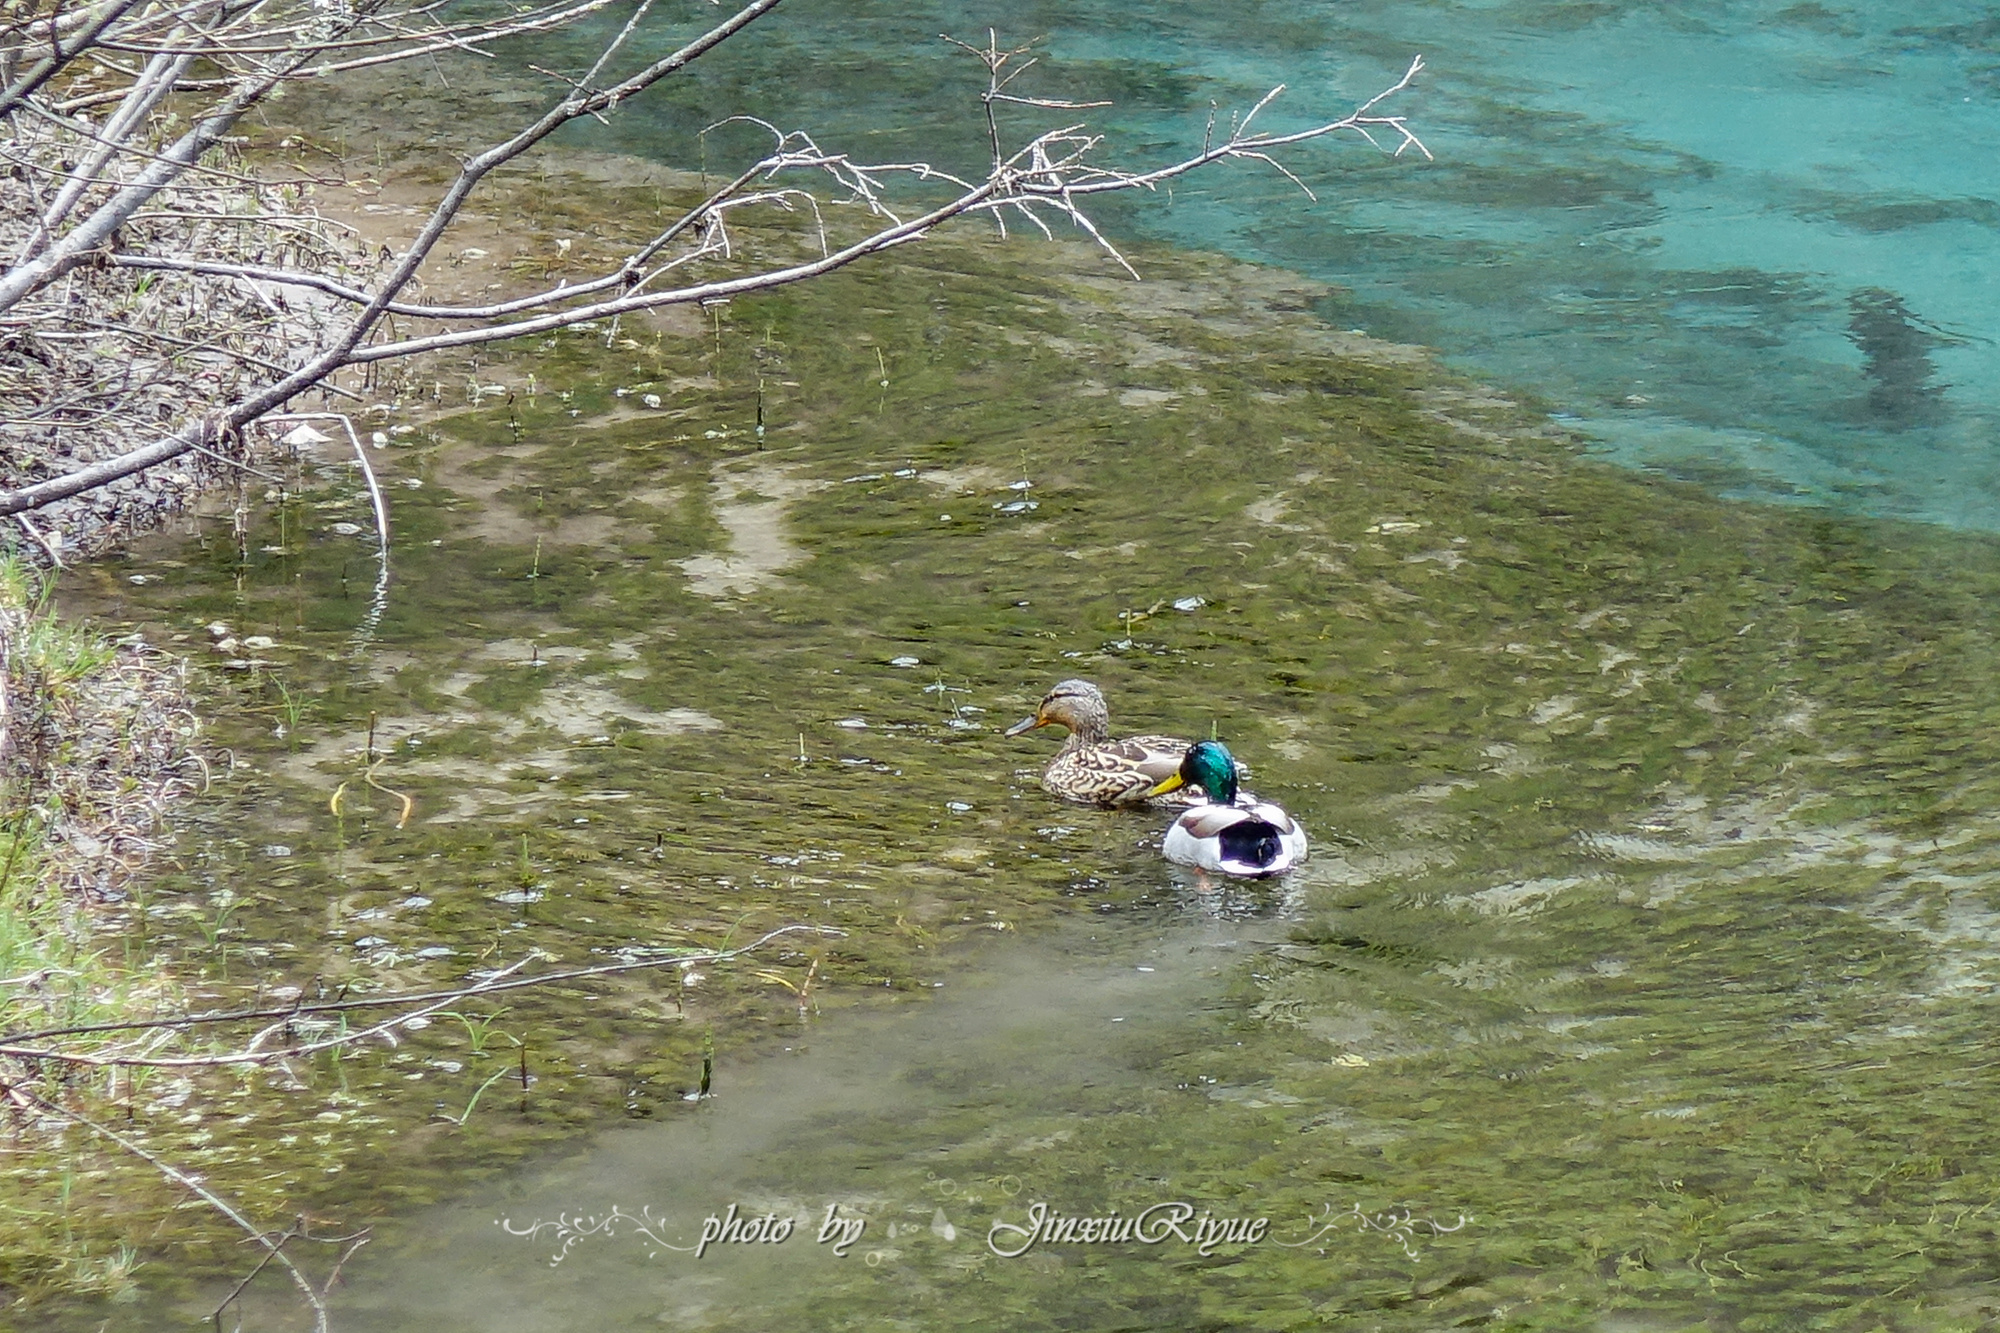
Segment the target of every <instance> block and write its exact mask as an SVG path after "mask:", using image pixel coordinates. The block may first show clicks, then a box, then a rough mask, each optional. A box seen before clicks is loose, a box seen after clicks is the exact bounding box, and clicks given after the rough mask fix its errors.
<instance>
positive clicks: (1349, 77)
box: [591, 0, 2000, 529]
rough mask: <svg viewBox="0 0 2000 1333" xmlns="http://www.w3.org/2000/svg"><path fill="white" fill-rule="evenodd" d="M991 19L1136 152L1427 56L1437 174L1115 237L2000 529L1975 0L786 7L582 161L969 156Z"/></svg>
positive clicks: (1995, 303)
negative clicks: (807, 154) (1242, 112)
mask: <svg viewBox="0 0 2000 1333" xmlns="http://www.w3.org/2000/svg"><path fill="white" fill-rule="evenodd" d="M989 25H990V26H994V27H997V28H998V29H999V30H1000V32H1001V35H1002V37H1003V39H1006V38H1008V37H1010V36H1011V37H1012V38H1014V39H1017V40H1026V39H1028V38H1031V37H1036V36H1046V39H1047V40H1046V43H1045V56H1046V61H1045V70H1044V74H1045V77H1044V79H1043V82H1042V83H1041V84H1040V85H1038V86H1037V88H1036V91H1039V92H1043V93H1046V94H1049V95H1062V96H1073V97H1098V96H1101V97H1108V98H1111V99H1113V100H1115V101H1116V102H1117V103H1118V105H1117V106H1116V107H1115V108H1114V109H1111V110H1108V111H1097V112H1092V113H1089V114H1090V116H1091V118H1092V123H1093V124H1096V125H1098V126H1101V127H1103V128H1105V129H1107V130H1109V131H1110V132H1111V134H1112V138H1113V142H1114V143H1115V144H1116V145H1118V148H1119V151H1118V152H1117V153H1116V157H1117V158H1118V159H1119V160H1121V161H1124V162H1128V163H1142V164H1143V163H1153V162H1158V161H1163V160H1168V159H1169V158H1170V157H1171V156H1172V155H1173V150H1174V149H1175V148H1177V147H1178V146H1181V145H1187V144H1190V143H1194V142H1196V141H1198V139H1199V136H1200V134H1201V126H1202V122H1203V120H1204V119H1205V117H1206V115H1207V113H1208V106H1209V103H1210V101H1211V99H1213V100H1214V101H1215V102H1216V103H1218V104H1219V105H1220V106H1221V107H1222V108H1223V110H1224V112H1225V114H1226V113H1227V111H1228V109H1230V108H1232V107H1235V108H1242V107H1245V106H1247V105H1249V104H1250V103H1251V102H1252V101H1254V100H1255V98H1256V97H1257V96H1259V95H1260V94H1261V93H1262V92H1263V91H1265V90H1266V89H1268V88H1269V87H1270V86H1272V85H1273V84H1276V83H1280V82H1283V83H1285V84H1287V85H1289V87H1290V89H1291V92H1290V93H1288V95H1287V97H1286V98H1285V100H1284V101H1282V102H1281V103H1279V104H1278V106H1277V107H1275V108H1274V109H1273V111H1272V112H1271V113H1270V120H1269V122H1268V123H1269V125H1270V126H1271V127H1272V128H1292V127H1296V126H1299V125H1303V124H1306V123H1309V121H1310V119H1311V118H1312V117H1315V116H1318V115H1321V114H1330V113H1335V112H1338V111H1341V110H1344V109H1345V108H1346V107H1347V106H1348V105H1350V104H1351V103H1352V101H1353V100H1355V99H1357V98H1360V97H1365V96H1367V95H1370V94H1372V93H1373V92H1374V91H1376V90H1377V89H1379V88H1380V87H1382V86H1385V85H1386V84H1387V83H1388V82H1390V81H1392V80H1393V78H1394V77H1395V75H1396V74H1397V73H1399V72H1400V71H1401V69H1402V67H1403V66H1404V65H1405V64H1406V63H1407V61H1408V59H1409V57H1410V56H1411V55H1412V54H1414V53H1418V52H1421V53H1422V54H1423V55H1424V57H1425V59H1426V61H1427V62H1428V64H1429V66H1430V70H1431V72H1430V74H1429V75H1428V76H1426V77H1425V78H1424V80H1423V81H1422V84H1421V86H1420V87H1419V89H1418V90H1417V91H1416V92H1415V93H1414V94H1412V95H1410V96H1408V97H1407V98H1406V99H1404V100H1403V101H1401V102H1399V104H1398V108H1397V109H1398V110H1400V111H1404V112H1407V113H1408V114H1409V115H1410V116H1411V118H1412V123H1413V124H1415V125H1418V126H1420V127H1421V129H1422V131H1423V134H1424V136H1425V139H1426V141H1427V142H1428V143H1429V145H1430V147H1431V148H1432V150H1433V152H1434V153H1435V154H1436V155H1437V160H1436V161H1435V162H1432V163H1422V162H1417V161H1410V160H1407V159H1406V160H1403V161H1400V162H1395V163H1389V162H1384V161H1380V160H1376V159H1375V158H1373V157H1372V156H1371V154H1370V152H1369V151H1368V150H1367V149H1365V148H1364V147H1360V146H1346V147H1341V148H1333V147H1328V146H1317V147H1313V148H1309V149H1307V150H1305V151H1303V152H1301V153H1298V154H1296V155H1295V157H1294V159H1292V161H1293V162H1294V164H1295V165H1296V166H1298V168H1299V169H1300V171H1301V174H1302V175H1303V176H1304V177H1305V178H1306V179H1307V180H1308V181H1309V182H1310V183H1311V184H1312V185H1313V187H1314V188H1315V190H1317V191H1318V192H1319V193H1320V194H1321V202H1320V203H1319V204H1318V205H1316V206H1315V205H1311V204H1309V203H1308V202H1307V201H1305V200H1304V199H1303V198H1301V197H1300V196H1299V195H1298V193H1297V192H1296V190H1294V189H1293V188H1292V187H1291V186H1290V185H1289V184H1287V183H1286V182H1284V181H1283V180H1282V179H1280V178H1278V177H1277V176H1275V175H1271V174H1259V173H1256V172H1254V171H1251V170H1249V169H1247V168H1243V169H1234V170H1228V171H1224V172H1221V173H1218V174H1217V175H1215V176H1212V177H1210V178H1208V179H1207V180H1206V181H1203V182H1192V183H1189V184H1188V185H1186V186H1185V187H1183V188H1179V189H1177V190H1176V192H1175V194H1174V196H1173V198H1172V199H1171V200H1156V199H1155V200H1146V201H1144V202H1142V203H1139V204H1137V205H1136V206H1130V207H1119V208H1115V209H1113V210H1112V212H1111V214H1110V215H1109V221H1110V222H1111V223H1113V224H1114V226H1115V227H1116V229H1117V230H1118V232H1119V233H1120V234H1124V235H1128V236H1130V235H1139V236H1148V237H1154V238H1158V239H1163V240H1167V241H1171V242H1173V243H1175V244H1178V245H1185V246H1192V247H1196V248H1200V249H1205V250H1220V251H1224V252H1227V253H1230V254H1234V255H1237V256H1240V257H1243V258H1247V259H1252V260H1255V261H1258V262H1264V263H1273V264H1279V265H1282V266H1284V267H1287V268H1290V269H1294V270H1297V271H1300V272H1303V273H1307V274H1311V275H1312V276H1314V277H1316V278H1320V279H1323V280H1326V281H1330V282H1334V283H1338V284H1340V285H1341V286H1342V287H1344V288H1345V289H1346V292H1345V294H1343V295H1341V296H1338V297H1335V298H1332V299H1329V300H1328V301H1327V302H1326V303H1325V306H1324V310H1325V313H1326V314H1327V315H1328V317H1329V318H1330V319H1331V320H1332V321H1333V322H1335V323H1336V324H1339V325H1342V326H1349V325H1353V326H1363V327H1366V328H1368V329H1370V330H1371V331H1374V332H1377V333H1382V334H1386V335H1387V336H1391V337H1396V338H1404V339H1408V340H1411V341H1416V342H1422V343H1425V344H1427V345H1430V346H1435V347H1438V348H1440V349H1442V350H1443V351H1444V353H1445V354H1446V355H1447V357H1449V358H1450V359H1452V360H1453V361H1454V362H1455V363H1456V364H1458V365H1461V366H1464V367H1467V368H1470V369H1474V370H1477V371H1478V372H1479V373H1481V374H1483V375H1487V376H1490V377H1493V378H1495V379H1497V380H1498V381H1499V382H1501V383H1504V384H1509V385H1515V386H1519V387H1521V388H1524V389H1527V390H1529V391H1532V392H1535V393H1539V394H1541V395H1544V396H1545V397H1546V398H1547V399H1548V400H1549V403H1550V405H1551V406H1552V407H1553V408H1555V409H1556V410H1559V411H1561V412H1563V413H1565V414H1567V415H1568V417H1569V418H1570V419H1572V420H1573V421H1575V422H1576V423H1577V424H1578V425H1580V426H1581V427H1582V428H1583V429H1585V430H1586V431H1588V432H1589V433H1590V434H1591V435H1592V436H1593V437H1594V438H1595V439H1596V440H1597V441H1598V442H1599V443H1598V447H1599V448H1600V449H1601V450H1602V451H1603V452H1605V453H1606V454H1607V455H1609V456H1611V457H1614V458H1617V459H1619V460H1621V461H1623V462H1626V463H1629V464H1634V465H1639V466H1650V467H1657V468H1661V469H1663V470H1666V471H1668V472H1670V473H1673V474H1676V475H1683V476H1688V477H1691V478H1694V479H1697V480H1701V481H1703V482H1704V483H1706V484H1709V485H1712V486H1715V487H1718V488H1720V489H1723V490H1725V491H1727V492H1729V493H1732V494H1746V495H1756V496H1760V497H1775V498H1780V499H1785V500H1793V501H1804V502H1807V503H1815V504H1826V505H1833V506H1838V507H1843V508H1852V509H1860V510H1866V511H1870V512H1876V513H1894V514H1903V515H1908V516H1913V517H1919V518H1922V519H1924V520H1926V521H1935V522H1943V523H1948V524H1953V525H1960V526H1970V527H1978V528H1985V529H1992V528H1994V527H1996V526H2000V473H1996V467H1995V450H1996V442H2000V432H1997V431H1996V425H2000V351H1997V350H1996V349H2000V315H1996V313H1995V312H1996V311H2000V190H1996V186H1995V175H1994V170H1993V166H1992V164H1993V163H1994V162H1995V161H2000V30H1996V28H1995V25H1994V20H1993V15H1992V8H1991V6H1990V5H1985V4H1980V3H1970V2H1963V3H1920V4H1895V5H1845V4H1834V5H1820V4H1813V3H1800V4H1791V3H1786V2H1785V0H1764V2H1762V3H1704V4H1690V5H1666V6H1662V5H1635V4H1583V3H1577V4H1557V3H1541V2H1540V0H1535V2H1532V3H1483V4H1471V3H1450V4H1447V3H1433V4H1421V5H1409V4H1382V3H1342V4H1332V3H1324V2H1318V3H1288V4H1226V5H1224V4H1206V3H1204V4H1161V5H1114V4H1098V3H1087V4H1079V5H1064V6H1060V7H1052V6H1047V5H1041V4H1031V3H1021V2H1020V0H1015V2H1013V3H999V4H986V5H976V6H975V5H967V4H926V5H918V6H893V7H881V6H872V5H860V4H846V3H823V4H811V5H798V6H796V7H787V8H785V9H783V10H780V11H779V12H778V14H777V15H776V16H775V17H774V18H773V19H772V20H769V21H767V22H766V23H765V24H762V25H760V27H759V29H758V30H757V35H756V40H754V41H752V42H749V43H744V44H742V45H741V46H739V47H731V48H726V49H725V50H724V51H723V52H722V53H720V55H719V57H717V58H714V59H712V60H710V61H707V62H703V63H702V64H701V65H699V66H697V69H696V72H695V76H694V77H693V78H692V79H691V80H689V81H687V82H686V83H684V84H682V85H678V86H676V87H673V88H669V89H667V90H665V96H664V97H661V98H658V99H654V100H650V101H647V102H643V103H641V104H639V105H636V106H634V107H632V108H630V109H629V114H628V115H626V116H625V117H624V118H623V119H621V120H619V121H618V122H616V124H615V125H614V126H613V127H612V128H611V129H610V130H609V131H597V130H593V131H592V136H593V137H592V140H591V141H592V142H598V143H610V144H612V145H615V146H617V147H619V148H621V149H624V150H626V151H632V152H636V153H640V154H642V155H643V154H650V153H662V152H664V153H666V154H667V155H668V156H669V158H670V160H672V161H674V162H675V163H676V164H677V165H685V166H692V165H695V162H694V161H693V160H690V159H688V158H687V157H686V156H685V155H684V154H682V153H680V152H679V149H678V146H679V145H682V144H685V143H686V142H687V141H688V136H689V135H690V134H691V132H692V131H693V130H695V129H698V128H699V127H700V126H701V125H703V124H706V123H708V122H709V121H712V120H714V119H718V118H720V117H721V116H724V115H728V114H734V113H738V112H743V111H755V112H757V113H758V114H762V115H766V116H768V117H769V118H771V119H773V120H775V121H777V122H779V123H780V124H783V125H785V126H788V127H789V126H793V125H800V126H806V127H811V128H813V129H814V130H815V132H817V133H819V134H820V136H821V138H822V142H824V143H826V144H828V145H829V146H837V147H840V148H842V149H846V150H848V151H852V152H855V153H856V154H857V155H862V156H873V157H876V158H882V159H889V158H898V157H903V158H907V157H909V156H923V157H930V158H935V159H938V160H941V161H944V162H946V163H949V164H950V165H953V166H957V167H961V168H964V167H971V166H975V165H976V164H977V163H978V161H979V160H980V153H981V151H982V149H981V147H980V144H981V138H980V135H979V134H978V132H977V130H976V126H975V124H974V115H973V113H974V111H975V109H976V106H975V102H974V100H973V98H974V94H975V92H976V87H975V84H974V82H973V78H972V76H973V72H974V68H975V67H972V66H970V65H969V64H968V62H967V61H966V60H965V58H964V57H963V56H962V55H956V54H954V53H953V52H951V51H950V50H949V49H948V48H946V47H945V46H944V45H943V44H942V43H939V42H937V41H936V40H935V34H936V33H938V32H940V31H944V32H949V33H952V34H954V35H957V36H961V37H970V36H973V35H975V34H978V33H983V32H984V30H985V29H986V28H987V27H988V26H989ZM1030 77H1031V78H1032V77H1033V76H1030ZM860 90H865V95H863V93H862V92H861V91H860ZM1017 123H1020V124H1024V125H1025V124H1031V123H1034V122H1033V121H1032V119H1031V118H1030V117H1029V116H1020V117H1017ZM663 145H673V146H675V147H670V148H663V147H662V146H663ZM716 152H717V155H718V160H720V158H721V157H722V156H723V155H724V152H725V150H724V149H723V147H722V146H721V145H718V147H717V149H716Z"/></svg>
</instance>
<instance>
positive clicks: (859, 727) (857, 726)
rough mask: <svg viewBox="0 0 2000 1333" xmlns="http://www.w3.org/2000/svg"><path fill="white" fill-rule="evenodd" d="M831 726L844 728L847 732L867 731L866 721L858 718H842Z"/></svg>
mask: <svg viewBox="0 0 2000 1333" xmlns="http://www.w3.org/2000/svg"><path fill="white" fill-rule="evenodd" d="M833 725H834V726H836V727H846V728H847V729H848V730H849V731H866V730H867V729H868V723H867V721H866V720H865V719H863V718H858V717H843V718H842V719H840V721H838V722H836V723H834V724H833Z"/></svg>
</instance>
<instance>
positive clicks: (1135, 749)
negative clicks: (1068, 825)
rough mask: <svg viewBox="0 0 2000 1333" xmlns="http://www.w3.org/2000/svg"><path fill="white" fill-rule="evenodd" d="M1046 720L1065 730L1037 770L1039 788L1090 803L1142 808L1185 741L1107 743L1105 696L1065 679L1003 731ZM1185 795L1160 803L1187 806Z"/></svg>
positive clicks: (1023, 728)
mask: <svg viewBox="0 0 2000 1333" xmlns="http://www.w3.org/2000/svg"><path fill="white" fill-rule="evenodd" d="M1051 722H1055V723H1059V724H1060V725H1062V726H1065V727H1068V728H1069V739H1068V740H1066V741H1064V742H1063V747H1062V749H1060V750H1058V751H1056V757H1055V758H1053V759H1051V760H1049V766H1048V767H1047V768H1046V769H1044V770H1043V771H1042V786H1043V787H1044V788H1045V789H1046V790H1048V791H1050V792H1053V793H1054V794H1055V795H1057V796H1061V797H1064V798H1066V799H1068V800H1072V801H1087V802H1090V803H1091V804H1094V805H1144V804H1146V803H1147V802H1149V801H1151V800H1153V799H1154V797H1153V789H1154V788H1155V787H1156V786H1157V785H1158V784H1159V783H1160V780H1161V779H1162V778H1165V777H1167V776H1169V775H1170V774H1172V773H1173V771H1174V770H1175V769H1176V768H1177V767H1178V766H1179V765H1180V762H1181V756H1182V755H1184V754H1186V753H1187V748H1188V743H1187V742H1186V741H1184V740H1180V739H1178V738H1176V737H1173V736H1133V737H1130V738H1128V739H1126V740H1122V741H1114V740H1112V739H1111V710H1110V709H1108V708H1106V707H1105V706H1104V695H1103V694H1102V693H1100V692H1099V691H1098V688H1097V687H1096V686H1095V685H1092V684H1091V683H1090V682H1089V681H1087V680H1065V681H1062V682H1060V683H1059V684H1057V686H1056V687H1055V688H1054V689H1052V690H1050V691H1049V692H1048V693H1047V694H1046V695H1044V696H1043V697H1042V702H1041V706H1040V707H1038V708H1036V709H1035V715H1034V716H1033V717H1024V718H1022V719H1021V720H1020V721H1019V722H1016V723H1015V724H1014V725H1013V726H1011V727H1009V728H1007V735H1009V736H1019V735H1020V734H1021V733H1023V732H1027V731H1033V730H1034V729H1035V728H1036V727H1046V726H1048V725H1049V724H1050V723H1051ZM1190 803H1191V798H1190V797H1189V796H1187V795H1181V796H1170V797H1168V798H1167V799H1166V800H1165V801H1163V802H1161V804H1165V805H1187V804H1190Z"/></svg>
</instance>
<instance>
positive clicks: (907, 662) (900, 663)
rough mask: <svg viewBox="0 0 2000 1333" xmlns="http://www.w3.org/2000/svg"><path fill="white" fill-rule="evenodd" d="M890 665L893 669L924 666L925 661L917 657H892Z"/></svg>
mask: <svg viewBox="0 0 2000 1333" xmlns="http://www.w3.org/2000/svg"><path fill="white" fill-rule="evenodd" d="M889 665H890V666H892V667H913V666H922V665H923V659H922V658H917V657H892V658H890V659H889Z"/></svg>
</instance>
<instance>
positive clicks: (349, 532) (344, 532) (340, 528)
mask: <svg viewBox="0 0 2000 1333" xmlns="http://www.w3.org/2000/svg"><path fill="white" fill-rule="evenodd" d="M333 530H334V531H335V532H337V533H339V534H340V535H341V536H343V537H353V536H356V535H358V534H359V533H360V531H361V525H360V524H359V523H336V524H334V525H333Z"/></svg>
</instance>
